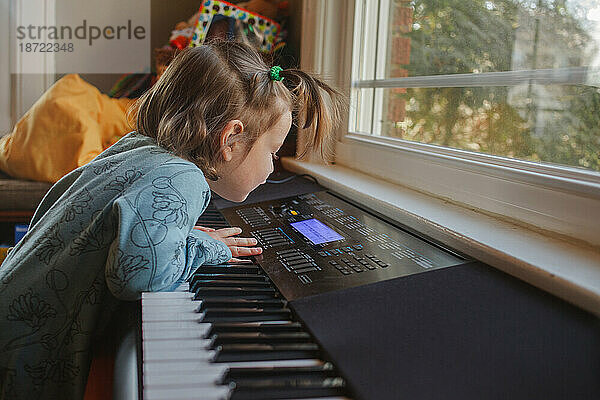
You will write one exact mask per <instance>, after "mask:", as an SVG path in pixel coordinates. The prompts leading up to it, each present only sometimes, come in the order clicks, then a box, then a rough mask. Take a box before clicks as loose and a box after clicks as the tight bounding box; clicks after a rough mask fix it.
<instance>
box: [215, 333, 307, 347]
mask: <svg viewBox="0 0 600 400" xmlns="http://www.w3.org/2000/svg"><path fill="white" fill-rule="evenodd" d="M211 339H212V341H213V345H214V346H218V345H222V344H227V343H239V344H246V343H267V344H268V343H300V342H310V341H312V337H311V336H310V335H309V334H308V333H307V332H274V333H262V332H241V333H220V334H218V335H213V337H212V338H211Z"/></svg>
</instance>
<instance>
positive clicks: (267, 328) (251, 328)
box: [207, 321, 303, 337]
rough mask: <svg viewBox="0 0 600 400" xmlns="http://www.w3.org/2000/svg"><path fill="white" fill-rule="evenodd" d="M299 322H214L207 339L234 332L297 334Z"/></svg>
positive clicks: (300, 329) (299, 327) (299, 328)
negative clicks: (215, 335)
mask: <svg viewBox="0 0 600 400" xmlns="http://www.w3.org/2000/svg"><path fill="white" fill-rule="evenodd" d="M302 330H303V328H302V324H301V323H300V322H289V321H281V322H265V323H261V322H248V323H243V322H216V323H213V324H212V325H211V327H210V329H209V331H208V335H207V337H211V336H212V335H214V334H219V333H235V332H264V333H268V332H297V331H302Z"/></svg>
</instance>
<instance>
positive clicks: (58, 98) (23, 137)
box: [0, 74, 133, 183]
mask: <svg viewBox="0 0 600 400" xmlns="http://www.w3.org/2000/svg"><path fill="white" fill-rule="evenodd" d="M132 103H133V100H131V99H111V98H109V97H108V96H107V95H105V94H102V93H100V91H99V90H98V89H97V88H96V87H94V86H92V85H90V84H89V83H87V82H85V81H84V80H83V79H81V78H80V77H79V75H77V74H70V75H66V76H64V77H62V78H61V79H59V80H58V81H57V82H56V83H55V84H54V85H52V87H50V88H49V89H48V90H47V91H46V92H45V93H44V94H43V95H42V97H40V98H39V99H38V100H37V101H36V102H35V103H34V105H33V106H32V107H31V108H30V109H29V110H28V111H27V112H26V113H25V115H24V116H23V117H22V118H21V119H20V120H19V122H17V124H16V125H15V127H14V129H13V131H12V132H11V133H10V134H8V135H6V136H4V137H2V138H1V139H0V170H2V171H4V172H6V173H7V174H8V175H10V176H12V177H14V178H20V179H29V180H34V181H42V182H51V183H54V182H56V181H58V180H59V179H60V178H61V177H63V176H64V175H65V174H67V173H68V172H71V171H72V170H74V169H75V168H77V167H80V166H82V165H84V164H86V163H88V162H89V161H91V160H92V159H93V158H94V157H96V156H97V155H98V154H100V153H101V152H102V151H103V150H104V149H106V148H107V147H109V146H110V145H112V144H113V143H115V142H116V141H117V140H119V139H120V138H122V137H123V135H125V134H126V133H127V132H129V131H131V128H130V126H129V122H128V121H127V109H128V108H129V106H130V105H131V104H132Z"/></svg>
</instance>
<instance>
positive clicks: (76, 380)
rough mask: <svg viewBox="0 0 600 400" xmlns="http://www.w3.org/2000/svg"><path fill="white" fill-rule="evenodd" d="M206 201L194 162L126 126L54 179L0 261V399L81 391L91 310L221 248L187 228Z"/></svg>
mask: <svg viewBox="0 0 600 400" xmlns="http://www.w3.org/2000/svg"><path fill="white" fill-rule="evenodd" d="M209 200H210V189H209V187H208V184H207V183H206V180H205V178H204V175H203V174H202V171H201V170H200V169H199V168H198V167H197V166H196V165H194V164H193V163H191V162H189V161H186V160H183V159H181V158H179V157H176V156H174V155H172V154H171V153H169V152H167V151H166V150H164V149H163V148H161V147H159V146H157V145H156V142H155V141H154V140H153V139H151V138H148V137H146V136H142V135H139V134H136V133H135V132H132V133H130V134H128V135H126V136H125V137H123V138H122V139H121V140H120V141H119V142H117V143H116V144H114V145H113V146H112V147H110V148H109V149H107V150H106V151H104V152H103V153H102V154H100V155H99V156H98V157H96V158H95V159H94V160H93V161H92V162H90V163H89V164H87V165H85V166H83V167H81V168H78V169H76V170H74V171H73V172H71V173H70V174H68V175H66V176H65V177H63V178H62V179H61V180H60V181H58V182H57V183H56V184H55V185H54V186H53V187H52V189H50V191H49V192H48V193H47V194H46V196H45V197H44V199H43V200H42V202H41V203H40V205H39V207H38V209H37V210H36V212H35V215H34V216H33V220H32V222H31V225H30V229H29V231H28V233H27V235H26V236H25V237H24V238H23V239H22V240H21V241H20V242H19V244H18V245H17V246H15V248H14V249H13V250H12V251H11V252H10V254H9V255H8V257H7V258H6V260H5V261H4V262H3V263H2V265H1V266H0V399H33V398H35V399H37V400H40V399H81V398H82V397H83V393H84V390H85V383H86V380H87V375H88V370H89V365H90V351H89V350H90V339H91V335H92V334H93V333H94V331H95V330H96V329H98V326H99V324H100V322H101V320H102V319H103V318H104V317H101V315H104V314H106V313H107V310H110V309H112V308H113V307H114V305H115V304H116V303H118V301H119V300H136V299H139V298H140V292H143V291H160V290H169V289H172V288H174V287H176V286H178V285H179V284H180V283H182V282H184V281H186V280H187V279H188V278H189V277H190V276H191V275H192V274H193V273H194V271H195V270H196V269H197V268H198V267H200V266H201V265H203V264H219V263H223V262H225V261H227V260H228V259H229V258H231V252H230V251H229V249H228V248H227V246H226V245H225V244H224V243H222V242H220V241H216V240H214V239H212V238H211V237H209V236H208V235H207V234H206V233H204V232H201V231H198V230H195V229H193V227H194V225H195V222H196V220H197V219H198V217H199V216H200V215H201V214H202V212H203V211H204V209H205V208H206V206H207V205H208V202H209Z"/></svg>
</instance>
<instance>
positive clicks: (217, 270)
mask: <svg viewBox="0 0 600 400" xmlns="http://www.w3.org/2000/svg"><path fill="white" fill-rule="evenodd" d="M198 272H200V273H204V274H251V275H259V274H261V273H262V270H261V269H260V268H259V267H258V266H256V265H244V264H239V265H235V266H233V265H227V264H222V265H204V266H202V267H200V268H198Z"/></svg>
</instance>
